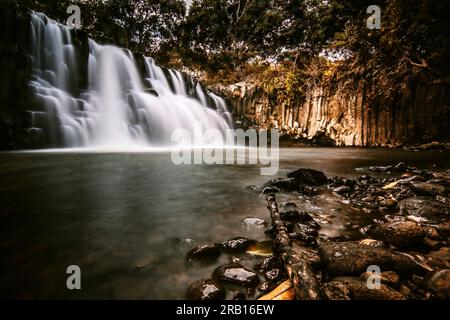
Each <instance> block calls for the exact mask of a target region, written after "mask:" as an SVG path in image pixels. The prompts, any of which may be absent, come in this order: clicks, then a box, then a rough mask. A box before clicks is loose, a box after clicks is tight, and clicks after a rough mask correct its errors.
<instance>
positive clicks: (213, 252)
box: [186, 243, 220, 261]
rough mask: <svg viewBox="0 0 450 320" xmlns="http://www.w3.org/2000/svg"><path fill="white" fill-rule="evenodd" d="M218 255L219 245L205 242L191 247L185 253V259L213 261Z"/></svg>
mask: <svg viewBox="0 0 450 320" xmlns="http://www.w3.org/2000/svg"><path fill="white" fill-rule="evenodd" d="M219 256H220V249H219V245H218V244H216V243H214V244H205V245H200V246H196V247H194V248H192V249H191V250H190V251H189V252H188V253H187V254H186V260H187V261H194V260H200V261H213V260H216V259H217V258H218V257H219Z"/></svg>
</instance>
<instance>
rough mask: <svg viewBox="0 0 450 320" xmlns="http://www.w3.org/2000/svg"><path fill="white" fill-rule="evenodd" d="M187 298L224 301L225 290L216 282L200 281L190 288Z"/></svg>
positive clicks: (210, 280)
mask: <svg viewBox="0 0 450 320" xmlns="http://www.w3.org/2000/svg"><path fill="white" fill-rule="evenodd" d="M186 296H187V298H188V299H189V300H224V299H225V289H224V288H223V287H222V285H221V284H220V283H218V282H217V281H215V280H212V279H207V280H198V281H195V282H194V283H193V284H191V285H190V286H189V288H188V290H187V294H186Z"/></svg>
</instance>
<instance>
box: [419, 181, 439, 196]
mask: <svg viewBox="0 0 450 320" xmlns="http://www.w3.org/2000/svg"><path fill="white" fill-rule="evenodd" d="M411 188H412V189H413V190H414V191H415V192H416V193H417V194H419V195H422V196H433V197H434V196H440V195H443V194H444V191H445V187H443V186H441V185H440V184H435V183H429V182H413V183H411Z"/></svg>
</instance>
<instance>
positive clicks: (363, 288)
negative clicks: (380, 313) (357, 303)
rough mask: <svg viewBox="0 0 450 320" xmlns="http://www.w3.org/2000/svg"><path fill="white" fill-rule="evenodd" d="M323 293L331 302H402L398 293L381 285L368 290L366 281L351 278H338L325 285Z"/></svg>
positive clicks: (402, 298)
mask: <svg viewBox="0 0 450 320" xmlns="http://www.w3.org/2000/svg"><path fill="white" fill-rule="evenodd" d="M324 291H325V293H326V294H327V296H328V298H329V299H332V300H336V299H339V300H348V299H352V300H404V299H405V297H404V296H403V295H402V294H401V293H400V292H398V291H396V290H394V289H392V288H390V287H388V286H386V285H385V284H381V286H380V288H379V289H369V288H368V286H367V283H366V281H362V280H361V279H358V278H353V277H339V278H335V279H333V281H331V282H329V283H326V285H325V290H324Z"/></svg>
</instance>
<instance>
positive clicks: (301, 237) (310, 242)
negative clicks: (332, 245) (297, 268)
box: [289, 232, 317, 247]
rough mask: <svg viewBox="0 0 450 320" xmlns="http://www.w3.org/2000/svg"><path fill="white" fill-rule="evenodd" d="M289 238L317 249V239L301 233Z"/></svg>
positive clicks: (295, 233)
mask: <svg viewBox="0 0 450 320" xmlns="http://www.w3.org/2000/svg"><path fill="white" fill-rule="evenodd" d="M289 237H290V238H291V239H293V240H298V241H301V242H303V243H304V245H307V246H312V247H315V246H317V240H316V238H315V237H313V236H310V235H307V234H304V233H301V232H292V233H290V234H289Z"/></svg>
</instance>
